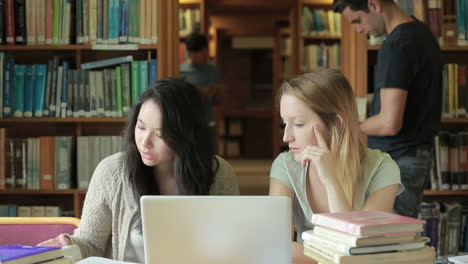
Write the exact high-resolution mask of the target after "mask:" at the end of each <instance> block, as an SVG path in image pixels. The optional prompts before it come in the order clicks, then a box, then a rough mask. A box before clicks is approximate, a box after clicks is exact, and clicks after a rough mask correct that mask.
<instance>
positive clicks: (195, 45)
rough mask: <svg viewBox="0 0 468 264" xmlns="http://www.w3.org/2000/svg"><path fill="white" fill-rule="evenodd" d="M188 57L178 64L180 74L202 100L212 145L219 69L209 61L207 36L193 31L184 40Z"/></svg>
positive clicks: (214, 139)
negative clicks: (192, 86) (194, 88)
mask: <svg viewBox="0 0 468 264" xmlns="http://www.w3.org/2000/svg"><path fill="white" fill-rule="evenodd" d="M185 46H186V50H187V52H188V59H187V61H186V62H184V63H183V64H181V65H180V69H179V70H180V75H181V77H183V78H184V80H185V81H187V82H188V83H190V84H192V85H194V86H195V87H197V90H198V92H199V93H200V96H201V97H202V100H203V107H204V108H205V109H204V110H205V113H206V118H207V122H208V126H209V127H210V132H211V138H212V140H213V146H215V145H216V130H215V117H214V111H213V105H214V103H215V92H216V86H215V84H216V83H217V82H218V81H219V71H218V69H217V68H216V66H215V65H214V64H212V63H210V62H209V53H208V40H207V38H206V37H205V36H204V35H202V34H200V33H198V32H194V33H192V34H190V35H189V36H188V37H187V39H186V41H185Z"/></svg>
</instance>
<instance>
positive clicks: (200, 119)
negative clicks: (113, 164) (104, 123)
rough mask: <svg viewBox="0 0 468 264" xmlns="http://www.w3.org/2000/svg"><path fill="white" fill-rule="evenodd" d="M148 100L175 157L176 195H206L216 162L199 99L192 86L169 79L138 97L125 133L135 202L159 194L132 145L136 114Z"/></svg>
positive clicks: (125, 147)
mask: <svg viewBox="0 0 468 264" xmlns="http://www.w3.org/2000/svg"><path fill="white" fill-rule="evenodd" d="M148 100H153V102H154V103H156V105H158V106H159V108H160V111H161V115H162V121H161V123H162V124H161V135H162V138H163V139H164V141H165V142H166V144H167V145H168V146H169V147H170V148H171V149H172V150H173V151H174V153H175V162H174V175H175V178H176V183H177V187H178V190H179V193H180V194H185V195H206V194H209V190H210V187H211V185H212V184H213V182H214V179H215V175H216V172H217V171H218V168H219V162H218V160H217V159H216V158H215V154H214V152H213V149H214V146H213V143H212V141H211V140H210V134H209V127H208V122H207V120H206V117H205V114H204V111H203V105H202V102H201V99H200V95H199V94H198V92H197V90H196V89H195V87H194V86H192V85H191V84H189V83H187V82H184V81H183V80H181V79H175V78H169V79H165V80H160V81H158V82H156V84H154V85H153V86H152V87H150V88H149V89H148V90H147V91H146V92H144V93H143V94H142V95H141V96H140V99H139V102H138V103H137V104H135V105H134V106H133V108H132V110H131V111H130V114H129V117H128V122H127V125H126V128H125V130H124V151H125V160H124V163H125V168H126V170H127V171H126V173H127V175H128V178H129V182H130V184H131V185H132V187H133V190H134V194H135V196H136V198H137V199H139V197H140V196H142V195H157V194H160V193H159V186H158V183H157V182H156V181H155V177H154V176H155V175H154V173H155V172H154V169H153V168H152V167H148V166H146V165H145V164H144V163H143V161H142V159H141V156H140V153H139V152H138V149H137V146H136V143H135V125H136V123H137V119H138V114H139V113H140V109H141V105H142V104H143V103H144V102H146V101H148Z"/></svg>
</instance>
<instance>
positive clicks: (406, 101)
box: [333, 0, 442, 217]
mask: <svg viewBox="0 0 468 264" xmlns="http://www.w3.org/2000/svg"><path fill="white" fill-rule="evenodd" d="M333 10H334V11H335V12H340V13H342V14H343V17H344V18H345V19H346V20H347V21H348V22H349V23H351V24H354V26H355V27H356V30H357V32H358V33H365V34H367V35H371V36H374V37H378V36H382V35H387V38H386V40H385V41H384V42H383V44H382V45H381V47H380V49H379V52H378V56H377V65H376V69H375V85H374V97H373V100H372V104H371V106H370V110H369V118H368V119H367V120H365V121H364V122H363V123H362V124H361V130H362V131H364V133H366V134H367V135H369V147H370V148H374V149H380V150H382V151H384V152H387V153H389V154H390V155H391V156H392V158H393V159H394V160H395V161H396V162H397V164H398V166H399V167H400V171H401V182H402V183H403V186H404V187H405V190H404V191H403V193H401V194H400V195H399V196H397V198H396V200H395V205H394V212H395V213H398V214H400V215H405V216H410V217H417V215H418V212H419V205H420V203H421V201H422V198H423V194H424V193H423V192H424V187H425V186H426V183H427V182H428V180H429V178H430V176H429V175H430V170H431V167H432V162H433V138H434V136H435V135H436V134H437V131H438V128H439V123H440V117H441V95H442V62H441V54H440V47H439V44H438V43H437V40H436V39H435V37H434V35H433V34H432V32H431V31H430V29H429V28H428V27H427V26H426V25H425V24H424V23H422V22H420V21H418V20H417V19H416V18H414V17H411V16H409V15H407V14H406V13H405V12H403V11H402V10H401V9H400V8H399V7H398V6H397V5H396V4H395V3H394V1H393V0H334V3H333Z"/></svg>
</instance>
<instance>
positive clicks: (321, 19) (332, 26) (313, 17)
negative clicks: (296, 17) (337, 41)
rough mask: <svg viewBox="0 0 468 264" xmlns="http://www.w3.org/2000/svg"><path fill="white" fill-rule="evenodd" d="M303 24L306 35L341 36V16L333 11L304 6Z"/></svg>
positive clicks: (303, 32)
mask: <svg viewBox="0 0 468 264" xmlns="http://www.w3.org/2000/svg"><path fill="white" fill-rule="evenodd" d="M301 22H302V34H304V35H308V34H310V35H333V36H340V35H341V14H340V13H335V12H333V11H332V10H324V9H321V8H313V9H312V10H311V9H310V8H309V7H308V6H304V7H303V8H302V16H301Z"/></svg>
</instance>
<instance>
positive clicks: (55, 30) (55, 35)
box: [52, 0, 61, 45]
mask: <svg viewBox="0 0 468 264" xmlns="http://www.w3.org/2000/svg"><path fill="white" fill-rule="evenodd" d="M60 3H61V2H60V0H54V4H53V7H54V10H53V13H52V14H53V22H52V23H53V24H52V25H53V27H52V44H54V45H58V44H60V18H61V17H60Z"/></svg>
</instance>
